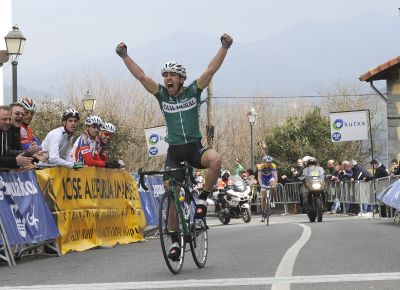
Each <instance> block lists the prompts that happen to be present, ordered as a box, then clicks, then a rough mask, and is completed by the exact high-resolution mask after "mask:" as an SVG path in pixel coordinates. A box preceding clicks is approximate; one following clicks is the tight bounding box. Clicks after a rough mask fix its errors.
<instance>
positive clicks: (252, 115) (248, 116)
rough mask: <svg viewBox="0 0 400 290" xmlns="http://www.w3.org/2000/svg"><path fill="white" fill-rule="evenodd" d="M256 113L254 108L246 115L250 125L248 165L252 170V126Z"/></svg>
mask: <svg viewBox="0 0 400 290" xmlns="http://www.w3.org/2000/svg"><path fill="white" fill-rule="evenodd" d="M257 115H258V114H257V112H256V110H255V109H254V108H251V109H250V110H249V112H248V113H247V118H248V119H249V124H250V164H251V169H254V148H253V126H254V124H255V123H256V120H257Z"/></svg>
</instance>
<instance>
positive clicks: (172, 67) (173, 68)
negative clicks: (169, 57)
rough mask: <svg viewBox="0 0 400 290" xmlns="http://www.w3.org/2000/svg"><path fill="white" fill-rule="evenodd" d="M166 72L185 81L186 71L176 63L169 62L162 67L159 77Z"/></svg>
mask: <svg viewBox="0 0 400 290" xmlns="http://www.w3.org/2000/svg"><path fill="white" fill-rule="evenodd" d="M168 72H173V73H176V74H178V75H180V76H181V77H183V78H184V79H185V80H186V69H185V67H184V66H183V65H181V64H178V63H177V62H176V61H169V62H167V63H166V64H164V66H163V67H162V68H161V75H162V76H164V74H166V73H168Z"/></svg>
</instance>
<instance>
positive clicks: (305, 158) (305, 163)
mask: <svg viewBox="0 0 400 290" xmlns="http://www.w3.org/2000/svg"><path fill="white" fill-rule="evenodd" d="M309 158H310V156H308V155H307V156H304V157H303V158H302V159H301V161H303V165H304V166H307V161H308V159H309Z"/></svg>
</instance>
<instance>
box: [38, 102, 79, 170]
mask: <svg viewBox="0 0 400 290" xmlns="http://www.w3.org/2000/svg"><path fill="white" fill-rule="evenodd" d="M79 119H80V114H79V112H78V111H76V110H74V109H68V110H66V111H64V112H63V114H62V117H61V121H62V126H61V127H58V128H56V129H54V130H52V131H50V132H49V133H48V134H47V136H46V137H45V138H44V140H43V143H42V150H43V151H44V152H48V155H49V161H48V163H49V164H53V165H57V166H63V167H68V168H80V167H82V164H79V163H75V162H74V161H73V160H72V158H71V151H72V139H73V136H74V134H75V132H76V129H77V127H78V122H79Z"/></svg>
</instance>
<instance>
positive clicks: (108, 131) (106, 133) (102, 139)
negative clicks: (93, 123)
mask: <svg viewBox="0 0 400 290" xmlns="http://www.w3.org/2000/svg"><path fill="white" fill-rule="evenodd" d="M116 130H117V128H116V127H115V126H114V125H113V124H111V123H103V124H101V126H100V133H99V137H98V138H97V140H98V145H97V146H98V148H97V151H98V152H99V156H100V158H101V160H104V161H108V160H110V152H109V146H110V143H111V140H112V137H113V135H114V133H115V131H116Z"/></svg>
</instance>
